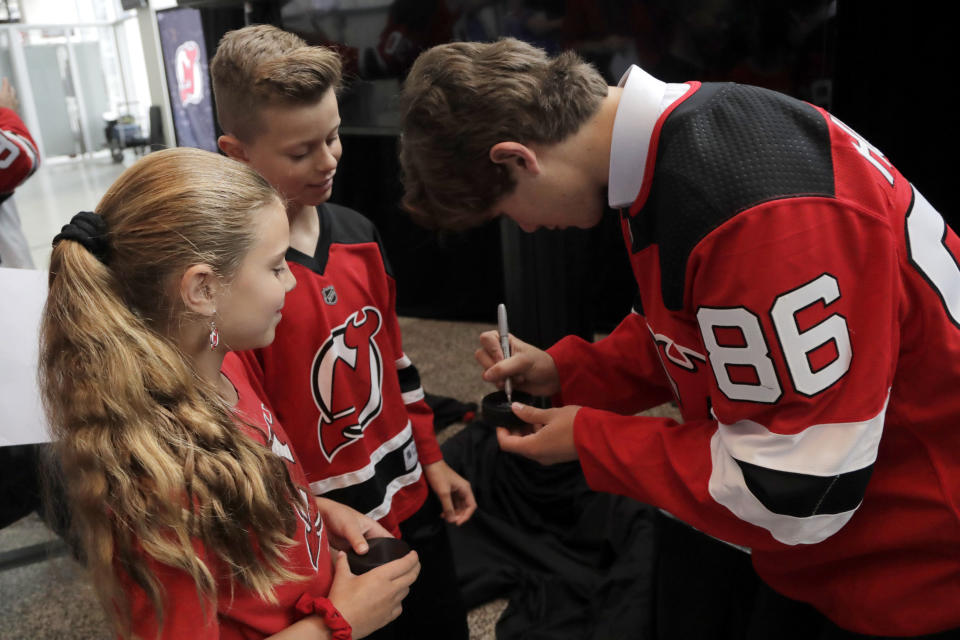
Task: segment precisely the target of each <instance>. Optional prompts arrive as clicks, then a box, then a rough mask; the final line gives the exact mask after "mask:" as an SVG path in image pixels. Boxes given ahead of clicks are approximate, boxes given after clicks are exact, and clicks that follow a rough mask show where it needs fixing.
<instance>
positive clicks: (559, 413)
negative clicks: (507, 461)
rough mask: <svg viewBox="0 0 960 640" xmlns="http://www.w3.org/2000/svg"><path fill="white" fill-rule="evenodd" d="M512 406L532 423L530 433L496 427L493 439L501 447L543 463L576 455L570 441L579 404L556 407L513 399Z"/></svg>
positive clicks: (518, 414)
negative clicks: (535, 404) (541, 407)
mask: <svg viewBox="0 0 960 640" xmlns="http://www.w3.org/2000/svg"><path fill="white" fill-rule="evenodd" d="M512 409H513V412H514V413H515V414H517V416H519V417H520V418H522V419H523V420H524V421H525V422H529V423H530V424H532V425H535V426H534V427H533V429H534V432H533V433H532V434H530V435H518V434H516V433H511V432H510V431H508V430H507V429H504V428H503V427H497V442H499V443H500V448H501V449H503V450H504V451H507V452H509V453H516V454H519V455H521V456H524V457H525V458H530V459H531V460H535V461H537V462H539V463H540V464H544V465H546V464H556V463H558V462H570V461H571V460H576V459H577V447H576V445H575V444H574V442H573V421H574V419H575V418H576V417H577V411H579V410H580V407H578V406H576V405H568V406H565V407H558V408H556V409H537V408H536V407H531V406H528V405H525V404H520V403H519V402H514V403H513V407H512Z"/></svg>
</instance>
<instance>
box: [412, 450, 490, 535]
mask: <svg viewBox="0 0 960 640" xmlns="http://www.w3.org/2000/svg"><path fill="white" fill-rule="evenodd" d="M423 470H424V473H426V474H427V484H429V485H430V488H431V489H432V490H433V492H434V493H435V494H437V498H439V499H440V504H441V505H443V519H444V520H446V521H447V522H449V523H450V524H455V525H457V526H458V527H459V526H460V525H462V524H463V523H464V522H466V521H467V520H469V519H470V516H472V515H473V512H474V511H476V510H477V501H476V499H475V498H474V497H473V488H471V486H470V482H468V481H467V480H466V479H465V478H464V477H463V476H461V475H460V474H459V473H457V472H456V471H454V470H453V469H451V468H450V465H448V464H447V463H446V462H444V461H443V460H438V461H437V462H434V463H431V464H428V465H426V466H425V467H424V469H423Z"/></svg>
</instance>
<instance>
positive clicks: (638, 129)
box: [607, 65, 690, 209]
mask: <svg viewBox="0 0 960 640" xmlns="http://www.w3.org/2000/svg"><path fill="white" fill-rule="evenodd" d="M618 86H620V87H622V88H623V94H622V95H621V96H620V104H619V105H618V106H617V115H616V117H615V118H614V121H613V142H612V143H611V144H610V178H609V182H608V184H607V187H608V188H607V194H608V195H607V198H608V200H609V204H610V206H611V207H612V208H614V209H620V208H624V207H629V206H630V205H631V204H633V201H634V200H636V198H637V195H638V194H639V193H640V187H641V186H642V185H643V177H644V175H643V174H644V168H645V167H646V166H647V153H648V152H649V149H650V141H651V138H652V136H653V129H654V127H655V126H656V124H657V119H658V118H659V117H660V114H662V113H663V112H664V110H665V109H666V108H667V107H669V106H670V104H672V103H673V102H674V101H675V100H677V99H678V98H679V97H681V96H682V95H683V94H685V93H686V92H687V90H689V88H690V85H688V84H667V83H665V82H661V81H660V80H657V79H656V78H654V77H653V76H651V75H650V74H649V73H647V72H646V71H644V70H643V69H641V68H640V67H638V66H637V65H630V68H629V69H627V71H626V73H624V74H623V77H622V78H620V83H619V85H618Z"/></svg>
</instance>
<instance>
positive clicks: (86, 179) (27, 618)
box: [0, 152, 507, 640]
mask: <svg viewBox="0 0 960 640" xmlns="http://www.w3.org/2000/svg"><path fill="white" fill-rule="evenodd" d="M128 154H129V152H128ZM134 160H135V158H133V157H132V156H131V155H128V157H127V159H126V161H125V162H124V163H122V164H113V163H112V162H111V160H110V158H109V157H108V156H103V157H93V158H91V159H88V160H86V161H84V162H81V161H69V162H59V163H57V162H46V163H44V164H43V165H42V166H41V168H40V169H39V170H38V171H37V173H36V174H35V175H34V176H33V177H32V178H30V180H29V181H28V182H27V183H26V184H24V185H23V186H22V187H21V188H20V189H18V190H17V192H16V196H15V197H16V201H17V207H18V209H19V211H20V217H21V220H22V223H23V227H24V232H25V234H26V236H27V240H28V242H29V244H30V248H31V253H32V255H33V259H34V262H35V264H36V266H37V268H38V269H46V268H47V267H48V265H49V260H50V241H51V240H52V238H53V236H54V235H56V233H57V232H58V231H59V230H60V227H61V226H62V225H63V224H65V223H66V222H68V221H69V219H70V218H71V217H72V216H73V214H75V213H76V212H77V211H81V210H91V209H92V208H93V207H95V205H96V203H97V202H98V201H99V199H100V197H101V196H102V195H103V193H104V191H105V190H106V189H107V187H108V186H109V185H110V184H111V183H112V182H113V180H114V179H116V177H117V176H119V175H120V173H121V172H122V171H123V169H124V168H126V166H128V165H129V164H132V162H133V161H134ZM401 328H402V331H403V335H404V343H405V349H406V351H407V353H408V354H409V355H410V357H411V358H413V360H414V361H415V362H416V363H417V365H418V368H419V369H420V372H421V375H422V378H423V382H424V386H425V387H426V388H427V389H428V390H429V391H431V392H432V393H436V394H441V395H446V396H452V397H455V398H458V399H460V400H463V401H479V399H480V398H481V397H482V396H483V394H484V393H486V392H487V391H488V390H489V389H488V388H487V385H486V384H485V383H484V382H483V381H482V380H480V377H479V369H478V368H477V366H476V365H475V364H474V361H473V350H474V348H475V344H476V336H477V335H479V333H480V332H481V331H484V330H486V329H489V328H492V325H490V326H488V325H478V324H477V325H475V324H466V323H453V322H438V321H432V320H420V319H415V318H401ZM460 427H462V425H460ZM457 429H458V426H457V425H454V426H452V427H450V428H449V429H447V430H446V431H445V432H444V433H443V435H444V436H449V435H452V433H453V432H454V431H456V430H457ZM53 539H54V536H53V534H51V533H50V532H49V531H48V530H47V528H46V527H45V526H44V524H43V523H42V521H41V520H40V519H39V518H37V517H36V516H31V517H28V518H25V519H24V520H21V521H20V522H18V523H15V524H13V525H11V526H9V527H7V528H5V529H2V530H0V553H2V552H4V551H9V550H11V549H19V548H23V547H25V546H27V545H34V544H38V543H43V542H47V541H51V540H53ZM506 605H507V601H506V600H497V601H494V602H492V603H490V604H488V605H485V606H482V607H478V608H477V609H474V610H473V611H471V612H470V614H469V622H470V629H471V640H491V639H492V638H494V637H495V635H494V625H495V624H496V621H497V619H498V618H499V616H500V614H501V613H502V612H503V610H504V609H505V607H506ZM109 637H110V634H109V632H108V630H107V626H106V622H105V619H104V616H103V613H102V611H101V609H100V606H99V605H98V604H97V602H96V599H95V598H94V595H93V591H92V589H91V588H90V586H89V584H88V582H87V581H86V580H85V578H84V576H83V572H82V569H81V568H80V567H79V565H78V564H77V563H75V562H73V561H72V560H71V559H70V558H69V557H68V556H66V555H63V554H62V553H60V554H57V555H54V556H52V557H49V558H48V559H47V560H45V561H43V562H38V563H34V564H30V565H26V566H21V567H18V568H15V569H10V570H7V571H3V572H0V640H44V639H47V638H50V639H57V640H67V639H71V640H86V639H97V640H99V639H105V638H109Z"/></svg>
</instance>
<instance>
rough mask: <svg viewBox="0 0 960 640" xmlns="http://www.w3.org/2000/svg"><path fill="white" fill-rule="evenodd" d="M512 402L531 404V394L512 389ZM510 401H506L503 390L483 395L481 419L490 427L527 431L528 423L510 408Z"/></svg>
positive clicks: (528, 428)
mask: <svg viewBox="0 0 960 640" xmlns="http://www.w3.org/2000/svg"><path fill="white" fill-rule="evenodd" d="M511 395H512V397H513V402H519V403H520V404H530V405H532V404H533V396H532V395H530V394H529V393H524V392H523V391H514V392H513V393H512V394H511ZM510 404H511V403H510V402H507V394H506V392H505V391H494V392H493V393H488V394H487V395H485V396H484V397H483V400H482V401H481V403H480V415H481V416H482V418H483V421H484V422H486V423H487V424H489V425H490V426H491V427H506V428H507V429H510V430H514V431H528V430H530V425H529V424H528V423H526V422H524V421H523V420H521V419H520V418H518V417H517V416H516V414H514V413H513V411H511V410H510Z"/></svg>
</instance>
